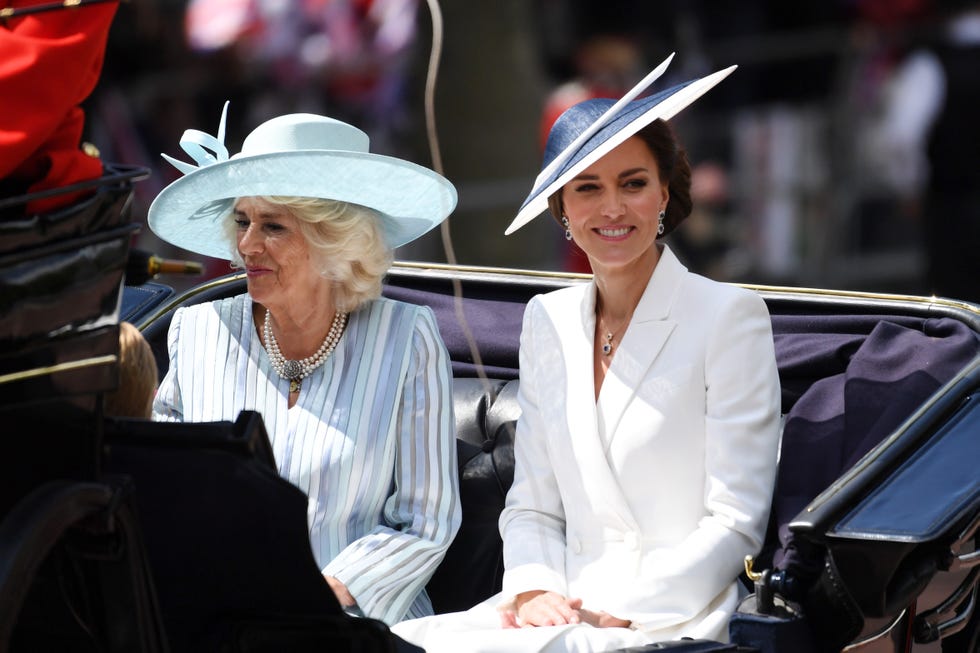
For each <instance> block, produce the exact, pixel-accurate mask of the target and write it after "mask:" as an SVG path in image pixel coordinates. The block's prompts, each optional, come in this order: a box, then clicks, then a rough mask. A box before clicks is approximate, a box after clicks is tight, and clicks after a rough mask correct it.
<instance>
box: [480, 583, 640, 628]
mask: <svg viewBox="0 0 980 653" xmlns="http://www.w3.org/2000/svg"><path fill="white" fill-rule="evenodd" d="M499 612H500V625H501V627H503V628H530V627H534V626H561V625H565V624H579V623H585V624H589V625H590V626H594V627H595V628H629V627H630V622H629V621H626V620H625V619H619V618H617V617H614V616H612V615H611V614H609V613H608V612H602V611H596V610H587V609H585V608H583V607H582V599H571V598H568V597H565V596H562V595H561V594H558V593H557V592H544V591H541V590H534V591H530V592H523V593H521V594H518V595H517V597H516V598H515V599H514V603H513V606H508V607H507V608H504V609H501V610H500V611H499Z"/></svg>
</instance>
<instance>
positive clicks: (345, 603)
mask: <svg viewBox="0 0 980 653" xmlns="http://www.w3.org/2000/svg"><path fill="white" fill-rule="evenodd" d="M323 577H324V578H326V579H327V585H329V586H330V589H332V590H333V593H334V596H336V597H337V600H338V601H340V607H342V608H349V607H351V606H352V605H357V601H355V600H354V597H353V596H352V595H351V593H350V590H348V589H347V586H346V585H344V584H343V583H342V582H340V581H339V580H337V578H336V577H334V576H327V575H326V574H324V576H323Z"/></svg>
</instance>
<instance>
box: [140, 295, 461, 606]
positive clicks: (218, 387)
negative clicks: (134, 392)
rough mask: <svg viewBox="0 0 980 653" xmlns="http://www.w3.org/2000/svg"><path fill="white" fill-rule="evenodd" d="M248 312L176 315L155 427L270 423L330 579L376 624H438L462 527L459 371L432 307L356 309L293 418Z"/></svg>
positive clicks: (242, 304)
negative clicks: (443, 569) (246, 420)
mask: <svg viewBox="0 0 980 653" xmlns="http://www.w3.org/2000/svg"><path fill="white" fill-rule="evenodd" d="M251 316H252V300H251V298H250V297H249V296H248V295H247V294H245V295H240V296H237V297H233V298H229V299H223V300H219V301H216V302H212V303H209V304H201V305H197V306H191V307H187V308H181V309H178V311H177V312H176V313H175V314H174V318H173V322H172V323H171V327H170V333H169V336H168V348H169V352H170V368H169V370H168V372H167V375H166V377H165V378H164V379H163V381H162V383H161V385H160V388H159V390H158V391H157V396H156V399H155V401H154V405H153V412H154V415H153V416H154V419H156V420H167V421H188V422H192V421H193V422H199V421H215V420H234V419H235V418H236V417H237V416H238V414H239V412H240V411H242V410H246V409H247V410H255V411H258V412H259V413H261V414H262V417H263V420H264V422H265V425H266V429H267V431H268V432H269V438H270V440H271V442H272V447H273V450H274V452H275V456H276V461H277V464H278V466H279V472H280V474H282V476H283V477H284V478H286V479H288V480H289V481H291V482H292V483H294V484H295V485H296V486H298V487H299V488H300V489H301V490H303V491H304V492H305V493H306V494H307V496H308V497H309V509H308V513H307V517H308V525H309V529H310V542H311V544H312V547H313V554H314V557H315V558H316V560H317V563H318V564H319V565H320V567H321V569H322V571H323V573H324V574H328V575H331V576H336V577H337V578H338V579H339V580H340V581H342V582H343V583H344V584H345V585H347V587H348V589H349V590H350V592H351V594H352V595H353V596H354V598H355V599H356V600H357V602H358V605H359V606H360V607H361V609H362V610H363V611H364V613H365V614H366V615H367V616H369V617H374V618H377V619H381V620H382V621H385V622H386V623H388V624H392V623H395V622H397V621H400V620H402V619H407V618H413V617H419V616H424V615H427V614H431V613H432V606H431V603H430V602H429V599H428V596H427V595H426V594H425V590H424V587H425V584H426V582H427V581H428V580H429V578H430V577H431V576H432V573H433V572H434V571H435V568H436V566H437V565H438V563H439V562H440V561H441V560H442V557H443V555H444V553H445V551H446V549H447V548H448V547H449V544H450V542H451V541H452V539H453V536H454V535H455V533H456V530H457V529H458V528H459V523H460V518H461V515H460V507H459V487H458V480H457V476H456V448H455V427H454V424H455V422H454V419H453V405H452V393H451V384H452V374H451V371H450V361H449V356H448V354H447V352H446V347H445V345H444V344H443V342H442V340H441V338H440V336H439V331H438V328H437V326H436V322H435V317H434V316H433V314H432V311H431V310H430V309H428V308H427V307H422V306H415V305H412V304H406V303H402V302H397V301H393V300H389V299H379V300H376V301H373V302H369V303H368V304H367V305H365V306H364V307H362V308H361V309H359V310H357V311H355V312H354V313H352V314H351V315H350V318H349V321H348V325H347V330H346V332H345V333H344V336H343V337H342V338H341V340H340V343H339V345H338V346H337V348H336V350H335V351H334V352H333V354H331V356H330V357H329V358H328V359H327V361H326V362H325V363H324V364H323V365H322V366H321V367H320V368H318V369H317V370H316V371H315V372H313V374H312V375H311V376H309V377H308V378H306V379H304V381H303V386H302V390H301V392H300V395H299V398H298V400H297V402H296V405H295V406H293V407H292V408H289V407H288V393H289V382H288V381H286V380H284V379H282V378H280V377H279V376H278V375H277V374H276V372H275V371H274V370H273V369H272V367H271V365H270V362H269V358H268V356H267V354H266V351H265V349H264V348H263V346H262V343H261V341H260V339H259V337H258V334H257V332H256V330H255V326H254V324H253V321H252V317H251Z"/></svg>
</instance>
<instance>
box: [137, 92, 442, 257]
mask: <svg viewBox="0 0 980 653" xmlns="http://www.w3.org/2000/svg"><path fill="white" fill-rule="evenodd" d="M227 110H228V105H227V104H225V108H224V111H223V112H222V115H221V123H220V125H219V127H218V135H217V137H214V136H211V135H210V134H206V133H204V132H200V131H197V130H187V131H186V132H184V135H183V137H182V138H181V141H180V144H181V147H182V148H183V149H184V151H185V152H187V154H188V155H189V156H190V157H191V158H193V159H194V160H195V161H196V162H197V165H193V164H189V163H185V162H182V161H178V160H176V159H174V158H172V157H169V156H167V155H166V154H164V155H163V157H164V158H165V159H166V160H167V161H169V162H170V163H172V164H173V165H174V166H175V167H176V168H177V169H178V170H180V171H181V172H182V173H184V176H183V177H181V178H180V179H177V180H176V181H174V182H173V183H171V184H170V185H169V186H167V187H166V188H164V189H163V190H162V191H161V192H160V194H159V195H157V197H156V198H155V199H154V200H153V203H152V204H151V205H150V209H149V212H148V214H147V223H148V224H149V226H150V229H151V230H152V231H153V233H155V234H156V235H157V236H159V237H160V238H162V239H163V240H165V241H167V242H169V243H171V244H173V245H176V246H178V247H182V248H184V249H186V250H189V251H192V252H197V253H198V254H204V255H206V256H211V257H214V258H221V259H229V260H230V259H232V258H233V256H234V253H235V252H234V243H231V242H229V241H228V239H227V237H226V235H225V233H226V232H225V229H224V226H223V224H222V221H223V220H224V219H227V218H226V216H227V215H228V213H229V212H230V211H231V208H232V203H233V202H234V200H235V199H236V198H239V197H252V196H289V197H317V198H325V199H332V200H338V201H342V202H350V203H352V204H359V205H361V206H365V207H368V208H370V209H373V210H374V211H376V212H377V213H378V214H379V215H380V217H381V223H382V227H383V229H384V234H385V240H386V242H387V244H388V246H389V247H390V248H391V249H395V248H396V247H400V246H401V245H405V244H406V243H409V242H411V241H413V240H415V239H416V238H418V237H419V236H421V235H422V234H424V233H426V232H428V231H429V230H431V229H432V228H434V227H435V226H437V225H438V224H439V223H441V222H442V221H443V220H445V219H446V218H447V217H448V216H449V214H450V213H452V211H453V209H454V208H455V207H456V189H455V188H454V187H453V185H452V184H451V183H450V182H449V180H447V179H446V178H445V177H443V176H442V175H439V174H438V173H436V172H434V171H432V170H430V169H428V168H425V167H423V166H420V165H417V164H415V163H412V162H410V161H405V160H403V159H399V158H395V157H390V156H384V155H381V154H373V153H371V152H370V151H369V142H370V139H369V138H368V135H367V134H365V133H364V132H363V131H361V130H360V129H358V128H357V127H354V126H352V125H349V124H347V123H345V122H341V121H339V120H334V119H333V118H328V117H325V116H319V115H314V114H309V113H294V114H288V115H284V116H279V117H277V118H273V119H271V120H268V121H266V122H264V123H262V124H261V125H259V126H258V127H256V128H255V129H254V130H253V131H252V132H251V133H250V134H249V135H248V136H247V137H246V138H245V141H244V142H243V143H242V151H241V152H239V153H238V154H236V155H234V156H232V157H229V156H228V150H227V148H226V147H225V145H224V132H225V118H226V116H227Z"/></svg>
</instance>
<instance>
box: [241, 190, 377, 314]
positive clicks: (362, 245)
mask: <svg viewBox="0 0 980 653" xmlns="http://www.w3.org/2000/svg"><path fill="white" fill-rule="evenodd" d="M259 199H262V200H265V201H266V202H270V203H272V204H276V205H277V206H281V207H283V208H285V209H286V210H287V211H289V213H290V214H292V215H293V216H294V217H295V218H296V219H297V220H299V226H300V231H301V232H302V234H303V236H304V237H305V238H306V240H307V242H308V243H309V245H310V249H311V250H312V251H313V259H314V260H315V261H316V265H318V267H319V270H318V271H319V273H320V274H321V275H323V276H324V277H326V278H327V279H330V280H331V281H332V282H333V297H334V303H335V305H336V307H337V309H338V310H341V311H353V310H356V309H357V308H358V307H359V306H361V305H362V304H364V303H365V302H367V301H370V300H372V299H377V298H378V297H380V296H381V285H382V281H383V280H384V276H385V274H387V272H388V268H390V267H391V263H392V260H393V252H392V251H391V249H390V248H389V247H388V244H387V242H386V241H385V237H384V231H383V230H382V227H381V217H380V214H379V213H378V212H377V211H374V210H373V209H369V208H367V207H365V206H361V205H360V204H351V203H349V202H339V201H337V200H329V199H322V198H318V197H282V196H262V197H260V198H259ZM225 230H226V234H227V235H228V238H229V239H230V241H231V243H232V251H233V253H234V254H233V256H234V258H233V259H232V264H233V265H242V261H241V259H240V257H239V256H238V250H237V247H236V246H235V245H234V243H235V242H236V238H235V232H236V225H235V221H234V220H233V219H232V214H229V216H227V217H226V218H225Z"/></svg>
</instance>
